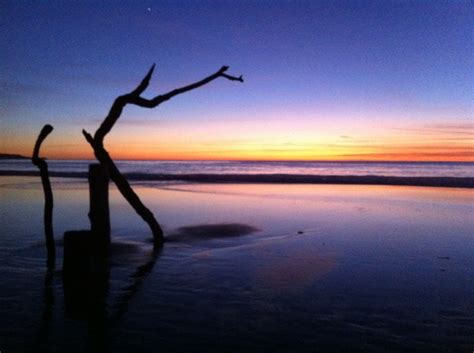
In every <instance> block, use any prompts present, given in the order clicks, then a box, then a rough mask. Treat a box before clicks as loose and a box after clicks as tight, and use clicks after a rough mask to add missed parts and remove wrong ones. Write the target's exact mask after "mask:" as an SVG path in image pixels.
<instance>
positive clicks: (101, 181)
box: [89, 163, 110, 253]
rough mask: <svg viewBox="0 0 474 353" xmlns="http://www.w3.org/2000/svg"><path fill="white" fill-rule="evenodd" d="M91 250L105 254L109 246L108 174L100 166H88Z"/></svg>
mask: <svg viewBox="0 0 474 353" xmlns="http://www.w3.org/2000/svg"><path fill="white" fill-rule="evenodd" d="M89 194H90V198H89V199H90V209H89V219H90V221H91V233H92V234H91V239H90V241H91V244H90V245H91V248H92V249H96V250H98V251H99V252H103V253H105V252H106V251H107V249H108V247H109V244H110V213H109V174H108V172H107V167H105V166H104V165H102V164H99V163H96V164H90V165H89Z"/></svg>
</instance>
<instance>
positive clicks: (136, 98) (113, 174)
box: [82, 64, 244, 245]
mask: <svg viewBox="0 0 474 353" xmlns="http://www.w3.org/2000/svg"><path fill="white" fill-rule="evenodd" d="M154 69H155V64H153V65H152V67H151V68H150V70H149V71H148V73H147V74H146V76H145V77H144V78H143V80H142V81H141V82H140V84H139V85H138V86H137V87H136V88H135V89H134V90H133V91H132V92H130V93H128V94H125V95H122V96H119V97H117V99H115V101H114V103H113V104H112V107H111V108H110V111H109V114H108V115H107V116H106V118H105V119H104V121H103V122H102V124H101V125H100V127H99V128H98V129H97V131H96V132H95V134H94V137H92V136H91V135H90V134H89V133H88V132H87V131H85V130H83V131H82V133H83V134H84V137H85V138H86V140H87V142H89V144H90V145H91V146H92V149H93V150H94V154H95V156H96V158H97V160H98V161H99V162H100V163H102V164H103V165H104V166H106V167H107V169H108V171H109V175H110V178H111V179H112V181H113V182H114V183H115V185H117V188H118V189H119V191H120V192H121V193H122V195H123V196H124V197H125V199H126V200H127V201H128V202H129V203H130V205H131V206H132V207H133V208H134V210H135V211H136V212H137V213H138V214H139V215H140V216H141V217H142V218H143V220H144V221H145V222H146V223H148V225H149V227H150V229H151V231H152V233H153V238H154V241H155V245H160V244H161V243H162V242H163V240H164V238H163V231H162V230H161V227H160V225H159V224H158V222H157V221H156V219H155V217H154V215H153V213H152V212H151V211H150V210H149V209H148V208H146V207H145V205H144V204H143V203H142V202H141V200H140V198H139V197H138V195H137V194H136V193H135V192H134V191H133V189H132V188H131V187H130V184H129V183H128V181H127V179H126V178H125V177H124V176H123V175H122V174H121V173H120V171H119V170H118V168H117V166H116V165H115V163H114V162H113V160H112V158H110V155H109V153H108V152H107V150H106V149H105V148H104V138H105V136H106V135H107V134H108V133H109V132H110V130H112V128H113V126H114V125H115V123H116V122H117V120H118V119H119V118H120V115H121V114H122V111H123V108H124V107H125V106H126V105H127V104H133V105H137V106H139V107H144V108H154V107H156V106H158V105H160V104H161V103H163V102H165V101H167V100H169V99H171V98H173V97H174V96H177V95H178V94H182V93H185V92H188V91H191V90H193V89H196V88H199V87H201V86H203V85H205V84H207V83H209V82H211V81H213V80H215V79H216V78H219V77H223V78H226V79H228V80H231V81H239V82H244V80H243V78H242V76H240V77H234V76H231V75H228V74H226V73H225V72H226V71H227V70H228V69H229V67H228V66H223V67H221V68H220V69H219V70H218V71H216V72H215V73H213V74H212V75H210V76H208V77H206V78H204V79H202V80H200V81H197V82H195V83H192V84H190V85H187V86H184V87H181V88H177V89H175V90H173V91H170V92H168V93H165V94H163V95H158V96H156V97H154V98H152V99H146V98H143V97H140V95H141V94H142V93H143V92H144V91H145V89H146V88H147V87H148V85H149V83H150V79H151V76H152V75H153V71H154Z"/></svg>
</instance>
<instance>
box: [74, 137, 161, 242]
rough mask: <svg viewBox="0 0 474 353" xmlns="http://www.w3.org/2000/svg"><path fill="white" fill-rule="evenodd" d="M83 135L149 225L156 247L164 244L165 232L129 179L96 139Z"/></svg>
mask: <svg viewBox="0 0 474 353" xmlns="http://www.w3.org/2000/svg"><path fill="white" fill-rule="evenodd" d="M82 134H83V135H84V137H85V138H86V140H87V142H89V144H90V145H91V147H92V149H93V150H94V154H95V157H96V158H97V160H98V161H99V162H100V163H101V164H102V165H103V166H105V167H106V168H107V170H108V172H109V176H110V179H112V181H113V182H114V183H115V185H116V186H117V188H118V189H119V191H120V193H121V194H122V195H123V197H124V198H125V199H126V200H127V201H128V203H129V204H130V205H131V206H132V207H133V209H134V210H135V212H137V213H138V215H139V216H140V217H142V219H143V220H144V221H145V222H146V223H147V224H148V226H149V227H150V229H151V232H152V234H153V240H154V243H155V245H156V246H159V245H161V244H162V243H163V239H164V237H163V231H162V229H161V227H160V225H159V223H158V222H157V221H156V219H155V216H153V213H152V212H151V211H150V210H149V209H148V208H147V207H146V206H145V205H144V204H143V203H142V202H141V200H140V198H139V197H138V195H137V194H136V193H135V191H133V189H132V187H131V186H130V184H129V183H128V181H127V179H126V178H125V177H124V176H123V175H122V173H120V171H119V169H118V168H117V166H116V165H115V163H114V161H113V160H112V158H110V155H109V153H108V152H107V150H106V149H105V148H104V146H103V145H101V144H97V143H96V141H95V140H94V138H93V137H92V136H91V135H90V134H89V133H88V132H87V131H85V130H82Z"/></svg>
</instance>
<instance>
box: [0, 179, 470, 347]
mask: <svg viewBox="0 0 474 353" xmlns="http://www.w3.org/2000/svg"><path fill="white" fill-rule="evenodd" d="M52 184H53V191H54V193H55V194H54V196H55V216H54V225H55V235H56V239H61V237H62V234H63V233H64V231H66V230H77V229H84V228H87V227H88V219H87V212H88V201H89V200H88V187H87V184H86V183H85V182H82V181H81V180H79V179H66V178H53V179H52ZM135 188H136V190H137V192H138V193H139V195H140V196H141V197H142V198H143V201H144V203H145V204H146V205H147V206H149V207H150V209H152V211H153V212H154V213H155V215H156V217H157V219H158V220H159V221H160V222H161V223H162V224H163V227H164V229H165V233H166V236H167V237H169V241H168V242H167V243H165V246H164V247H163V249H162V250H161V252H159V253H156V252H153V251H152V247H151V243H150V239H151V234H150V233H149V231H148V229H147V228H146V225H145V224H143V223H142V221H141V219H140V218H139V217H138V216H137V215H135V214H134V212H133V210H132V209H131V208H130V206H129V205H128V204H127V203H126V201H125V200H123V199H122V198H121V196H120V194H119V193H118V192H117V191H116V190H115V189H114V188H113V187H112V188H111V221H112V239H113V242H114V244H113V247H112V256H111V259H110V271H109V272H108V273H107V274H106V275H104V277H101V278H100V280H99V282H100V283H99V285H97V286H93V289H91V288H88V289H84V292H81V291H72V292H71V291H70V290H68V289H70V288H66V287H65V286H64V283H63V281H62V277H61V262H62V260H61V259H62V245H61V241H58V268H57V270H56V271H55V272H54V273H52V274H48V273H47V271H46V269H45V266H44V263H45V249H44V244H43V233H42V223H41V222H42V207H43V200H42V191H41V184H40V182H39V180H38V179H36V178H34V177H5V176H4V177H1V178H0V199H1V205H0V207H1V208H0V215H1V218H0V219H1V226H2V237H1V239H0V269H1V271H0V273H1V274H2V275H1V276H2V278H1V281H0V300H1V304H2V305H1V306H0V342H1V344H2V350H5V351H15V352H22V351H25V352H33V351H38V350H44V351H70V352H85V351H93V350H94V349H95V350H101V351H110V352H129V351H133V350H137V349H138V348H137V345H138V347H139V350H140V351H145V352H148V351H149V352H152V351H156V350H159V349H161V350H163V351H166V352H190V351H193V352H209V351H216V352H217V351H219V352H222V351H229V352H261V351H264V350H267V351H268V350H271V351H274V352H314V351H321V352H343V351H351V352H381V351H383V352H401V351H414V352H426V351H430V352H457V351H470V350H472V347H473V346H474V339H473V337H474V316H473V315H474V314H473V313H474V303H473V301H472V298H473V297H474V282H473V280H472V278H474V257H473V256H472V254H473V253H474V239H473V236H472V230H473V229H474V191H472V190H469V189H461V188H459V189H458V188H440V187H437V188H430V187H408V186H364V185H310V184H309V185H302V184H291V185H290V184H288V185H287V184H280V185H277V184H202V183H178V184H176V183H170V182H167V183H159V182H154V181H140V182H135ZM171 240H173V241H171ZM90 291H92V292H90ZM87 293H89V294H90V293H92V294H94V298H96V299H97V300H94V301H93V302H90V301H87V303H88V304H87V305H85V307H84V306H81V305H80V304H81V300H85V299H84V298H85V297H87V295H86V294H87ZM81 298H82V299H81ZM91 303H92V304H91ZM82 304H84V303H82ZM71 305H72V306H71ZM81 308H82V309H83V310H85V314H84V315H82V317H81V315H79V316H78V315H77V312H78V311H79V310H77V309H81ZM74 309H76V310H74ZM89 311H90V312H89Z"/></svg>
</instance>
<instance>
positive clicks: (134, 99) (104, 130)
mask: <svg viewBox="0 0 474 353" xmlns="http://www.w3.org/2000/svg"><path fill="white" fill-rule="evenodd" d="M154 69H155V64H153V65H152V67H151V68H150V70H149V71H148V73H147V74H146V76H145V77H144V78H143V80H142V82H141V83H140V84H139V85H138V86H137V88H135V89H134V90H133V91H132V92H130V93H128V94H125V95H123V96H120V97H118V98H117V99H116V100H115V102H114V104H113V105H112V107H111V108H110V111H109V114H108V115H107V117H106V118H105V119H104V121H103V122H102V124H101V125H100V127H99V128H98V129H97V131H96V133H95V135H94V140H95V141H96V143H100V144H103V141H104V138H105V135H107V134H108V133H109V132H110V130H112V127H113V126H114V124H115V123H116V122H117V120H118V118H119V117H120V115H121V114H122V111H123V108H124V107H125V106H126V105H127V104H134V105H137V106H139V107H143V108H155V107H157V106H158V105H160V104H161V103H163V102H165V101H167V100H169V99H171V98H173V97H174V96H177V95H178V94H182V93H185V92H188V91H191V90H193V89H196V88H199V87H201V86H204V85H205V84H207V83H209V82H211V81H213V80H215V79H216V78H219V77H224V78H226V79H228V80H230V81H239V82H244V80H243V78H242V76H240V77H234V76H231V75H228V74H226V73H225V72H226V71H227V70H228V69H229V67H228V66H222V67H221V68H220V69H219V70H218V71H216V72H215V73H213V74H212V75H210V76H208V77H206V78H204V79H202V80H200V81H198V82H195V83H192V84H190V85H187V86H184V87H181V88H177V89H175V90H173V91H170V92H168V93H165V94H163V95H158V96H156V97H154V98H152V99H146V98H143V97H140V94H142V93H143V92H144V91H145V89H146V88H147V87H148V85H149V83H150V79H151V76H152V75H153V71H154Z"/></svg>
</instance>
